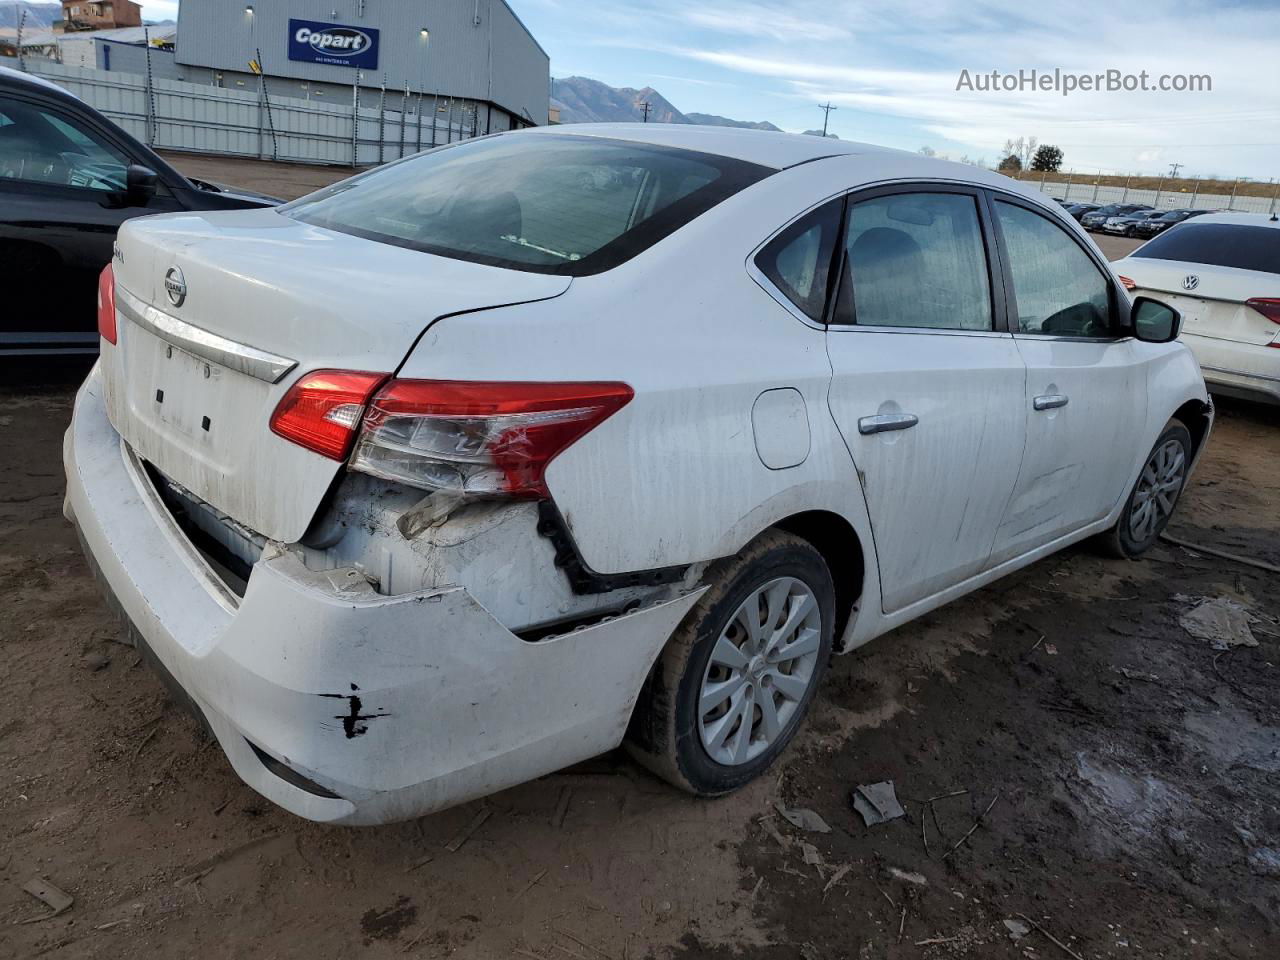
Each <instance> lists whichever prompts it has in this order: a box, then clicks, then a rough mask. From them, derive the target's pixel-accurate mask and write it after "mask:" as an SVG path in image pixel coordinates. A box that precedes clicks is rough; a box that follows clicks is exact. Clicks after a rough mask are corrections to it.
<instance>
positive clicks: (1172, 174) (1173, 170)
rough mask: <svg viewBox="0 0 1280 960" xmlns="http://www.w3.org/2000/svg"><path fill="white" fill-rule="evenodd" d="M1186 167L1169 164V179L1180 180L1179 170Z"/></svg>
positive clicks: (1178, 164)
mask: <svg viewBox="0 0 1280 960" xmlns="http://www.w3.org/2000/svg"><path fill="white" fill-rule="evenodd" d="M1184 166H1186V164H1182V163H1171V164H1169V178H1170V179H1171V180H1176V179H1177V178H1178V169H1179V168H1180V167H1184Z"/></svg>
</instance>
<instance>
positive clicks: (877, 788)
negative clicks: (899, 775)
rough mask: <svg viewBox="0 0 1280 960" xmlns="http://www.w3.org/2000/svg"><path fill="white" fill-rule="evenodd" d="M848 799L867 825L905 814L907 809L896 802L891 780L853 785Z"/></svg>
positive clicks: (896, 795) (896, 798) (894, 818)
mask: <svg viewBox="0 0 1280 960" xmlns="http://www.w3.org/2000/svg"><path fill="white" fill-rule="evenodd" d="M850 799H851V800H852V801H853V809H854V810H856V811H857V812H858V813H859V814H861V816H862V819H863V822H865V823H866V825H867V826H868V827H874V826H875V825H876V824H877V823H886V822H888V821H890V820H897V819H898V818H899V817H905V816H906V815H907V811H905V810H903V809H902V804H900V803H899V802H898V793H897V791H896V790H894V787H893V781H892V780H885V781H883V782H881V783H867V784H863V785H862V786H860V787H855V788H854V790H853V794H852V796H851V797H850Z"/></svg>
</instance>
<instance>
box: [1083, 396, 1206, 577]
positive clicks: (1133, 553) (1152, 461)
mask: <svg viewBox="0 0 1280 960" xmlns="http://www.w3.org/2000/svg"><path fill="white" fill-rule="evenodd" d="M1190 466H1191V433H1190V432H1189V431H1188V430H1187V428H1186V427H1185V426H1183V424H1182V422H1181V421H1179V420H1170V421H1169V423H1168V424H1167V425H1166V426H1165V428H1164V432H1163V433H1161V434H1160V438H1159V439H1158V440H1156V444H1155V446H1154V447H1152V449H1151V454H1150V455H1149V456H1148V457H1147V460H1146V463H1144V464H1143V465H1142V472H1141V473H1139V474H1138V479H1137V481H1136V482H1135V483H1134V485H1133V490H1132V491H1131V492H1130V493H1129V499H1128V500H1126V501H1125V505H1124V509H1123V510H1121V511H1120V519H1119V520H1117V521H1116V525H1115V526H1114V527H1112V528H1111V529H1110V530H1109V531H1108V532H1107V533H1105V534H1103V536H1102V544H1103V545H1104V547H1105V548H1106V550H1107V552H1108V553H1111V554H1113V555H1114V556H1117V557H1127V558H1129V559H1134V558H1136V557H1140V556H1141V555H1142V554H1144V553H1146V552H1147V551H1148V550H1150V549H1151V547H1152V546H1153V545H1154V544H1155V542H1156V540H1158V539H1159V538H1160V534H1161V533H1163V532H1164V528H1165V527H1166V526H1168V524H1169V518H1170V517H1171V516H1173V510H1174V507H1176V506H1177V504H1178V498H1179V497H1180V496H1181V495H1182V488H1183V486H1184V485H1185V484H1186V482H1187V470H1188V468H1189V467H1190Z"/></svg>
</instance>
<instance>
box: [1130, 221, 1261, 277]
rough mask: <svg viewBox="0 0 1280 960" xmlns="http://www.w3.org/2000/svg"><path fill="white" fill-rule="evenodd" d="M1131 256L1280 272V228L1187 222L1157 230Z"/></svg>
mask: <svg viewBox="0 0 1280 960" xmlns="http://www.w3.org/2000/svg"><path fill="white" fill-rule="evenodd" d="M1129 256H1131V257H1145V258H1147V259H1151V260H1181V261H1183V262H1186V263H1204V264H1209V265H1210V266H1215V267H1236V268H1237V269H1240V270H1259V271H1261V272H1262V273H1280V229H1276V228H1275V227H1247V226H1241V225H1240V224H1236V223H1195V222H1191V223H1184V224H1182V225H1181V226H1179V227H1178V228H1177V229H1176V230H1169V231H1167V232H1165V233H1161V234H1157V235H1156V237H1155V239H1154V240H1148V241H1147V242H1146V243H1145V244H1143V245H1142V246H1141V247H1139V248H1138V249H1137V250H1136V251H1134V252H1133V253H1131V254H1129Z"/></svg>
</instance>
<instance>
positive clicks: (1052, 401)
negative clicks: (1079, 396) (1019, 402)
mask: <svg viewBox="0 0 1280 960" xmlns="http://www.w3.org/2000/svg"><path fill="white" fill-rule="evenodd" d="M1069 399H1070V398H1069V397H1067V396H1066V395H1065V394H1062V393H1047V394H1045V395H1044V396H1043V397H1036V398H1035V400H1033V401H1031V405H1032V406H1034V407H1035V408H1036V409H1037V410H1055V409H1057V408H1058V407H1065V406H1066V405H1067V401H1068V400H1069Z"/></svg>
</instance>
